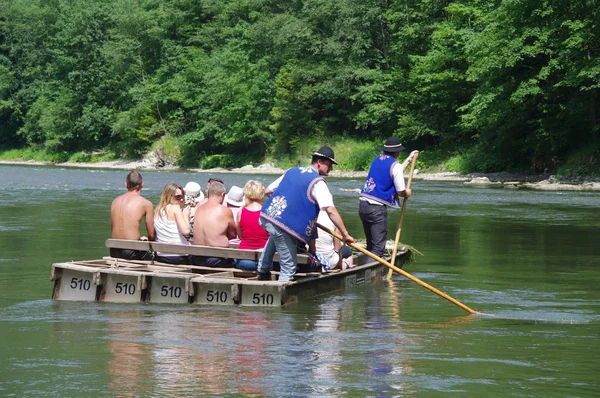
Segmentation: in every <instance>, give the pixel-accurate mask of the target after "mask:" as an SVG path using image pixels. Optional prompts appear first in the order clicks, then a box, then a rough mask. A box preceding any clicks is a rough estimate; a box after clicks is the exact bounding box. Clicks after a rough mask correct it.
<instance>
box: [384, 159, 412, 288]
mask: <svg viewBox="0 0 600 398" xmlns="http://www.w3.org/2000/svg"><path fill="white" fill-rule="evenodd" d="M418 157H419V154H417V155H416V156H415V157H414V158H413V160H412V161H411V163H410V175H409V176H408V183H407V184H406V189H410V184H411V183H412V178H413V173H414V171H415V165H416V164H417V158H418ZM407 203H408V198H404V201H403V202H402V211H401V212H400V221H399V222H398V230H397V231H396V239H395V240H394V250H392V265H394V263H395V261H396V251H397V250H398V242H400V234H401V233H402V221H403V220H404V212H405V211H406V204H407ZM388 279H392V270H391V269H390V271H389V272H388Z"/></svg>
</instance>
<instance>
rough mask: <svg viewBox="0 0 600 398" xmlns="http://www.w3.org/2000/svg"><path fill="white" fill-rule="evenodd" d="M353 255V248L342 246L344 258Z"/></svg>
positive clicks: (341, 254)
mask: <svg viewBox="0 0 600 398" xmlns="http://www.w3.org/2000/svg"><path fill="white" fill-rule="evenodd" d="M351 255H352V249H350V248H349V247H348V246H342V250H340V256H341V257H342V258H348V257H350V256H351Z"/></svg>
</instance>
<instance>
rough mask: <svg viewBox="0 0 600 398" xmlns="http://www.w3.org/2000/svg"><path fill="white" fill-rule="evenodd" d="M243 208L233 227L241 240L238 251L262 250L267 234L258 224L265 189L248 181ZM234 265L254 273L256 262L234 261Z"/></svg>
mask: <svg viewBox="0 0 600 398" xmlns="http://www.w3.org/2000/svg"><path fill="white" fill-rule="evenodd" d="M243 195H244V207H242V209H241V210H240V211H239V212H238V213H237V215H236V220H235V226H236V229H237V235H238V237H239V238H240V239H241V241H240V246H239V248H240V249H245V250H259V249H263V248H264V247H265V245H266V244H267V240H268V239H269V234H268V233H267V231H265V230H264V228H263V227H261V226H260V225H259V223H258V219H259V217H260V210H261V209H262V200H263V197H264V196H265V187H264V186H263V184H261V183H260V182H259V181H255V180H250V181H248V182H247V183H246V185H244V191H243ZM234 265H235V266H236V267H237V268H239V269H243V270H249V271H256V261H252V260H239V259H236V260H234Z"/></svg>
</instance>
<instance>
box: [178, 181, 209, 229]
mask: <svg viewBox="0 0 600 398" xmlns="http://www.w3.org/2000/svg"><path fill="white" fill-rule="evenodd" d="M183 191H184V192H185V208H186V209H188V211H189V214H190V237H189V239H188V240H192V238H193V237H194V216H195V215H196V207H197V206H198V203H200V202H201V201H203V200H204V193H202V187H200V184H198V183H197V182H193V181H190V182H188V183H187V184H185V187H183Z"/></svg>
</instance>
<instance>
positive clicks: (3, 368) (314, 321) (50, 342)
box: [0, 166, 600, 397]
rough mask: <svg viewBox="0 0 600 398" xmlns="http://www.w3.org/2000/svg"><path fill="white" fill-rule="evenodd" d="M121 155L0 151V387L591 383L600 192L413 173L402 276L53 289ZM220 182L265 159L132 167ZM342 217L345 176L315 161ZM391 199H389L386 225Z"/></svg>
mask: <svg viewBox="0 0 600 398" xmlns="http://www.w3.org/2000/svg"><path fill="white" fill-rule="evenodd" d="M126 174H127V172H126V171H122V170H93V169H92V170H88V169H67V168H53V167H33V166H0V187H1V188H0V189H1V195H0V339H1V341H2V343H1V345H0V396H7V397H8V396H15V397H36V396H39V397H50V396H54V397H64V396H117V397H127V396H141V397H162V396H223V395H229V396H233V395H237V396H240V395H243V396H318V397H328V396H331V397H337V396H357V397H359V396H399V397H442V396H444V397H446V396H461V397H462V396H472V397H484V396H503V397H597V396H600V358H599V357H600V340H599V335H600V305H599V304H600V244H599V242H600V211H599V207H600V194H598V193H593V192H547V191H531V190H509V189H502V188H497V187H490V188H482V187H475V186H470V185H464V184H463V183H456V182H431V181H414V182H413V197H412V198H411V199H410V200H409V203H408V207H407V211H406V215H405V219H404V224H403V227H402V239H401V241H402V242H404V243H406V244H409V245H411V246H414V247H415V248H417V249H418V250H420V251H421V252H422V253H423V256H421V257H419V258H418V260H417V262H416V263H415V264H412V265H409V266H407V267H406V268H405V270H406V271H408V272H411V273H413V274H414V275H415V276H417V277H419V278H421V279H422V280H424V281H426V282H427V283H429V284H431V285H433V286H435V287H436V288H438V289H440V290H441V291H443V292H445V293H446V294H448V295H450V296H451V297H453V298H455V299H457V300H459V301H461V302H463V303H464V304H466V305H468V306H469V307H471V308H473V309H475V310H477V311H480V312H483V313H486V314H491V315H493V316H482V315H477V316H474V315H468V314H467V313H466V312H465V311H464V310H462V309H461V308H459V307H457V306H455V305H454V304H452V303H450V302H449V301H446V300H444V299H442V298H440V297H439V296H437V295H435V294H433V293H431V292H430V291H428V290H426V289H424V288H422V287H421V286H419V285H417V284H415V283H414V282H411V281H409V280H407V279H404V278H403V277H398V276H395V277H394V278H393V280H392V281H391V282H387V281H382V282H381V283H376V284H371V285H369V286H359V287H357V288H355V289H349V290H345V291H339V292H334V293H331V294H328V295H324V296H317V297H314V298H312V299H309V300H305V301H301V302H299V303H296V304H292V305H289V306H286V307H283V308H277V309H272V308H244V307H218V308H217V307H204V306H197V305H183V306H168V305H156V304H153V305H147V304H134V305H132V304H110V303H95V302H54V301H52V300H51V299H50V297H51V293H52V283H51V282H50V279H49V278H50V269H51V265H52V263H54V262H62V261H70V260H88V259H95V258H101V257H102V256H105V255H107V254H108V253H107V249H106V248H105V247H104V241H105V239H106V238H108V237H109V235H110V220H109V217H110V211H109V208H110V203H111V201H112V199H113V198H114V197H116V196H117V195H119V194H121V193H123V192H125V188H124V181H125V176H126ZM142 176H143V177H144V181H145V187H146V188H145V189H144V190H143V195H144V196H145V197H147V198H148V199H150V200H151V201H152V202H153V203H154V204H156V203H157V202H158V199H159V196H160V192H161V189H162V187H163V186H164V185H165V184H166V183H168V182H171V181H175V182H177V183H179V184H181V185H185V183H186V182H188V181H197V182H198V183H200V184H201V185H202V187H204V186H205V183H206V181H207V180H208V178H209V177H218V178H222V179H223V180H224V181H225V183H226V185H227V187H229V186H231V185H238V186H243V185H244V183H245V182H246V181H247V180H248V179H250V178H255V179H258V180H260V181H262V182H263V183H266V184H268V183H269V182H271V181H273V180H274V179H275V178H276V176H268V175H253V176H248V175H235V174H205V173H189V172H153V171H142ZM328 183H329V187H330V189H331V191H332V193H333V194H334V201H335V203H336V206H337V207H338V209H339V210H340V213H341V214H342V217H343V219H344V221H345V223H346V225H347V227H348V229H349V231H350V233H351V234H352V235H353V236H355V237H357V238H362V237H364V234H363V232H362V227H361V224H360V220H359V218H358V215H357V209H358V200H357V196H356V193H353V192H349V191H345V190H341V189H352V188H360V186H361V185H362V183H363V181H362V180H358V179H334V178H329V179H328ZM398 218H399V212H398V211H394V212H392V213H390V215H389V220H390V222H389V224H390V237H391V238H393V237H394V235H395V230H396V228H397V225H398Z"/></svg>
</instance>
